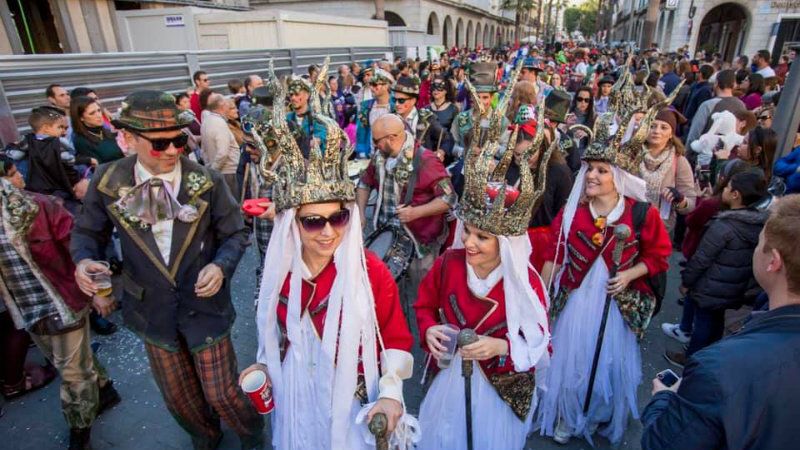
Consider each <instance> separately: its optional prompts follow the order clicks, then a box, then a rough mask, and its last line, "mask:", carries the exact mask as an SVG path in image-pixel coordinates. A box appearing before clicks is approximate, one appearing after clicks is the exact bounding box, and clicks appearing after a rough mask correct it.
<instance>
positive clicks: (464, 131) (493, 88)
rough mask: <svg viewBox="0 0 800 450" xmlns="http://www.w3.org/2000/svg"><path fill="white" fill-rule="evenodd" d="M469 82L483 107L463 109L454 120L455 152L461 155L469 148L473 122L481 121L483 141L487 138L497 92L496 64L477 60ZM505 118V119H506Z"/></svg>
mask: <svg viewBox="0 0 800 450" xmlns="http://www.w3.org/2000/svg"><path fill="white" fill-rule="evenodd" d="M469 78H470V80H469V82H470V84H472V87H473V88H474V89H475V92H476V93H477V97H478V99H479V100H480V102H481V107H478V106H477V105H473V107H472V108H470V109H468V110H466V111H462V112H461V114H459V115H458V116H457V117H456V120H455V122H453V128H452V129H451V130H450V132H451V134H452V135H453V140H454V141H455V145H454V147H453V152H454V153H455V155H456V156H461V155H462V154H463V152H464V149H466V148H469V146H470V144H471V140H472V139H473V136H472V124H473V123H474V121H476V120H477V121H480V128H481V136H480V139H481V141H482V140H483V139H485V135H486V130H487V129H488V128H489V120H488V117H489V115H490V114H491V112H492V109H493V108H492V100H494V95H495V94H496V93H497V74H496V70H495V65H494V64H493V63H491V62H477V63H474V64H472V66H471V67H470V75H469ZM504 120H505V119H504Z"/></svg>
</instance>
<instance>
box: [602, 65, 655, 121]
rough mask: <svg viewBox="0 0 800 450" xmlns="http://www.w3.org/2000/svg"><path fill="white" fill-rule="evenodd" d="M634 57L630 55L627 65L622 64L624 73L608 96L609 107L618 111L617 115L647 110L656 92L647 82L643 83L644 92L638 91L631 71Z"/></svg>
mask: <svg viewBox="0 0 800 450" xmlns="http://www.w3.org/2000/svg"><path fill="white" fill-rule="evenodd" d="M632 58H633V56H629V57H628V60H627V61H626V62H625V65H624V66H622V73H621V74H620V76H619V79H618V80H617V82H616V83H614V86H612V87H611V94H609V96H608V109H609V110H610V111H614V112H616V113H617V115H633V113H634V112H639V111H646V110H647V109H648V106H650V105H651V103H652V100H651V99H652V97H653V95H654V94H655V91H654V90H653V89H652V88H650V86H648V85H647V83H644V84H643V85H642V86H643V87H644V91H643V92H638V91H636V84H635V83H634V81H633V74H632V73H631V71H630V65H631V61H632ZM648 70H649V69H648Z"/></svg>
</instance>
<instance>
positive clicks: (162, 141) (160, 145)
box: [133, 132, 189, 152]
mask: <svg viewBox="0 0 800 450" xmlns="http://www.w3.org/2000/svg"><path fill="white" fill-rule="evenodd" d="M133 134H135V135H137V136H139V137H140V138H142V139H145V140H147V141H150V145H152V146H153V150H155V151H157V152H163V151H165V150H166V149H168V148H169V145H170V144H172V145H173V146H174V147H175V148H179V149H180V148H183V147H185V146H186V143H187V142H189V135H188V134H184V133H181V134H179V135H177V136H175V137H174V138H149V137H147V136H145V135H143V134H141V133H136V132H134V133H133Z"/></svg>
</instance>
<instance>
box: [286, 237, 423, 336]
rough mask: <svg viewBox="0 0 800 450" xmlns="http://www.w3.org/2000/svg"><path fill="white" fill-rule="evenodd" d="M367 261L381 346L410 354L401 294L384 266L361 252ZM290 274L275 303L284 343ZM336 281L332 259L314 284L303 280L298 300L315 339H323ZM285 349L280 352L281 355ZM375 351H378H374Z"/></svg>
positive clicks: (408, 334) (378, 260)
mask: <svg viewBox="0 0 800 450" xmlns="http://www.w3.org/2000/svg"><path fill="white" fill-rule="evenodd" d="M364 254H365V256H366V259H367V275H368V276H369V282H370V285H371V286H372V295H374V296H375V314H376V316H377V318H378V329H379V330H380V333H381V337H382V338H383V344H384V345H385V346H386V348H387V349H390V348H391V349H397V350H403V351H407V352H410V351H411V346H412V345H413V344H414V338H413V337H412V336H411V332H410V331H409V330H408V325H407V324H406V318H405V316H404V315H403V310H402V308H401V307H400V295H399V294H398V291H397V285H396V284H395V282H394V278H393V277H392V274H391V273H390V272H389V269H388V268H386V265H385V264H384V263H383V261H381V260H380V259H379V258H378V257H377V256H375V254H374V253H372V252H370V251H368V250H367V251H365V252H364ZM291 275H292V274H291V273H289V274H288V275H287V276H286V280H285V281H284V283H283V287H282V288H281V294H280V297H281V299H280V302H278V307H277V309H278V324H279V325H280V329H281V332H282V334H283V335H284V336H283V338H284V342H286V339H287V337H286V314H287V313H288V305H287V303H286V299H288V298H289V280H290V279H291ZM335 279H336V266H335V265H334V263H333V260H331V262H330V263H329V264H328V265H327V266H326V267H325V268H324V269H322V272H320V273H319V275H317V277H316V278H314V280H313V281H307V280H303V281H302V283H303V288H302V293H301V295H300V301H301V302H302V310H301V313H300V316H301V317H302V316H303V314H306V313H309V314H311V321H312V322H313V323H314V328H315V329H316V331H317V336H319V337H320V338H321V337H322V332H323V331H324V329H325V318H326V316H327V313H328V308H327V306H328V296H329V295H330V292H331V288H332V287H333V282H334V280H335ZM285 350H286V347H284V348H283V349H282V352H283V351H285ZM376 350H377V349H376Z"/></svg>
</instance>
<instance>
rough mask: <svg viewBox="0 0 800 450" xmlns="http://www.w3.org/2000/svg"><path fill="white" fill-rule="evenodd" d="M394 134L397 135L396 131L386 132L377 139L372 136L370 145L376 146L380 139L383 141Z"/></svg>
mask: <svg viewBox="0 0 800 450" xmlns="http://www.w3.org/2000/svg"><path fill="white" fill-rule="evenodd" d="M395 136H397V133H391V134H387V135H386V136H381V137H379V138H377V139H375V138H372V146H373V147H377V146H378V144H380V143H381V141H383V140H384V139H389V138H394V137H395Z"/></svg>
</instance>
